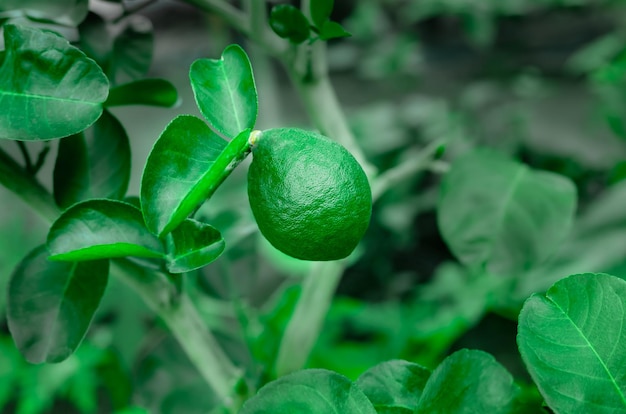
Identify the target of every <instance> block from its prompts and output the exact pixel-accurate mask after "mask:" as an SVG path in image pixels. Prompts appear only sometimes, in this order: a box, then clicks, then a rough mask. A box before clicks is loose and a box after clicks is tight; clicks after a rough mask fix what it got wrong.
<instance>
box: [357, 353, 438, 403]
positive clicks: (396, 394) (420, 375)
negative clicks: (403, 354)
mask: <svg viewBox="0 0 626 414" xmlns="http://www.w3.org/2000/svg"><path fill="white" fill-rule="evenodd" d="M428 377H430V371H429V370H428V369H426V368H424V367H422V366H421V365H418V364H414V363H412V362H408V361H402V360H392V361H386V362H382V363H380V364H378V365H375V366H373V367H372V368H370V369H368V370H367V371H365V372H364V373H363V374H361V376H360V377H359V379H358V380H357V382H356V384H357V385H358V386H359V388H361V390H363V392H364V393H365V395H366V396H367V398H369V400H370V401H371V402H372V404H373V405H374V407H375V408H376V411H377V412H378V414H412V413H413V412H415V409H416V408H417V403H418V402H419V399H420V396H421V394H422V390H423V389H424V387H425V386H426V382H427V381H428Z"/></svg>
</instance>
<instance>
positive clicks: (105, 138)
mask: <svg viewBox="0 0 626 414" xmlns="http://www.w3.org/2000/svg"><path fill="white" fill-rule="evenodd" d="M130 158H131V155H130V143H129V142H128V135H126V131H124V127H123V126H122V124H121V123H120V122H119V121H118V120H117V119H116V118H115V117H114V116H113V115H112V114H111V113H109V112H108V111H104V112H103V113H102V116H101V117H100V119H98V121H97V122H96V123H95V124H94V125H92V127H91V128H89V129H87V130H86V131H84V132H81V133H79V134H77V135H73V136H71V137H67V138H63V139H62V140H61V141H60V142H59V151H58V155H57V159H56V163H55V165H54V175H53V178H54V180H53V182H54V199H55V201H56V203H57V205H58V206H59V207H62V208H67V207H69V206H71V205H72V204H74V203H76V202H78V201H82V200H87V199H90V198H116V199H120V198H122V197H124V194H126V189H127V188H128V181H129V179H130Z"/></svg>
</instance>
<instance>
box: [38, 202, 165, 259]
mask: <svg viewBox="0 0 626 414" xmlns="http://www.w3.org/2000/svg"><path fill="white" fill-rule="evenodd" d="M48 250H49V251H50V260H72V261H83V260H94V259H104V258H113V257H125V256H139V257H153V258H158V257H163V247H162V245H161V242H160V241H159V240H158V239H157V238H156V237H154V236H153V235H152V234H151V233H150V232H149V231H148V229H146V227H145V225H144V222H143V217H142V216H141V211H140V210H139V209H137V208H136V207H135V206H132V205H130V204H128V203H124V202H122V201H115V200H87V201H83V202H81V203H78V204H74V205H73V206H72V207H70V208H69V209H67V210H65V212H63V214H61V216H60V217H59V218H58V219H57V220H56V221H55V222H54V224H52V227H51V228H50V232H49V233H48Z"/></svg>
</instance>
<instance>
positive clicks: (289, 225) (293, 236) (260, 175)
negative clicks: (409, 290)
mask: <svg viewBox="0 0 626 414" xmlns="http://www.w3.org/2000/svg"><path fill="white" fill-rule="evenodd" d="M251 142H252V144H253V147H252V155H253V160H252V164H251V165H250V170H249V172H248V197H249V199H250V206H251V207H252V212H253V214H254V218H255V219H256V221H257V224H258V225H259V229H260V230H261V233H262V234H263V235H264V236H265V238H266V239H267V240H268V241H269V242H270V243H271V244H272V245H273V246H274V247H276V248H277V249H278V250H280V251H282V252H283V253H286V254H288V255H290V256H293V257H295V258H298V259H303V260H338V259H342V258H344V257H346V256H348V255H349V254H350V253H351V252H352V251H353V250H354V248H355V247H356V245H357V244H358V243H359V241H360V240H361V238H362V237H363V235H364V234H365V230H367V227H368V225H369V221H370V216H371V214H372V194H371V190H370V186H369V182H368V181H367V176H366V175H365V173H364V172H363V169H362V168H361V166H360V165H359V163H358V162H357V161H356V160H355V159H354V157H353V156H352V155H351V154H350V153H349V152H348V151H347V150H346V149H345V148H344V147H342V146H341V145H339V144H337V143H336V142H334V141H332V140H330V139H328V138H326V137H324V136H322V135H320V134H316V133H313V132H309V131H304V130H300V129H291V128H285V129H270V130H266V131H263V132H261V133H260V134H253V135H252V136H251Z"/></svg>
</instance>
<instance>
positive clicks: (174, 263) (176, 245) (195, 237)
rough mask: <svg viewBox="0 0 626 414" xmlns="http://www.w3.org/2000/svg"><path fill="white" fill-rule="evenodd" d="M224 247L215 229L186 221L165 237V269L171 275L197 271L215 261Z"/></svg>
mask: <svg viewBox="0 0 626 414" xmlns="http://www.w3.org/2000/svg"><path fill="white" fill-rule="evenodd" d="M224 246H225V245H224V239H223V238H222V235H221V234H220V232H219V230H217V229H216V228H215V227H212V226H210V225H208V224H205V223H201V222H199V221H196V220H193V219H187V220H185V221H183V222H182V223H180V225H179V226H178V227H177V228H176V229H174V231H172V232H171V233H170V234H169V235H168V237H167V260H168V263H167V268H168V270H169V271H170V272H172V273H183V272H189V271H191V270H195V269H199V268H201V267H203V266H206V265H208V264H209V263H211V262H212V261H213V260H215V259H217V258H218V257H219V256H220V255H221V254H222V252H223V251H224Z"/></svg>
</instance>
